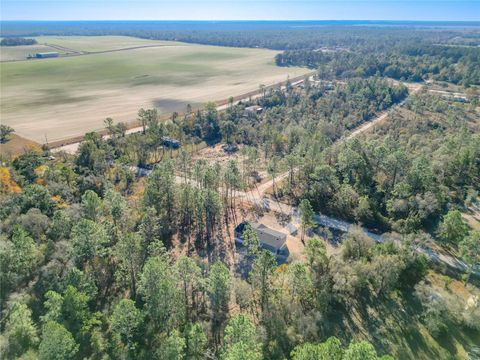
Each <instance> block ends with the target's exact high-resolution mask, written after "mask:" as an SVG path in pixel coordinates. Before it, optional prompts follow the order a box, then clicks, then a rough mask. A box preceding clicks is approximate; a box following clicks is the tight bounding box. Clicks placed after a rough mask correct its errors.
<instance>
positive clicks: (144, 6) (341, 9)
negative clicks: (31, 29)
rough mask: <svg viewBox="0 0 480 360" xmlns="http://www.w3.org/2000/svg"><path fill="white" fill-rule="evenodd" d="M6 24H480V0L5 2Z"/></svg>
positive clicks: (1, 13)
mask: <svg viewBox="0 0 480 360" xmlns="http://www.w3.org/2000/svg"><path fill="white" fill-rule="evenodd" d="M0 6H1V7H0V19H1V20H449V21H472V20H474V21H478V20H480V0H420V1H415V0H347V1H343V0H206V1H203V0H169V1H166V0H0Z"/></svg>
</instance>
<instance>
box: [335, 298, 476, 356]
mask: <svg viewBox="0 0 480 360" xmlns="http://www.w3.org/2000/svg"><path fill="white" fill-rule="evenodd" d="M420 314H421V306H420V304H419V303H418V301H417V300H416V299H415V297H414V296H413V294H412V293H403V294H402V295H401V296H398V298H397V297H396V296H393V297H375V296H372V295H371V294H362V295H361V296H359V297H358V298H357V301H356V302H355V303H354V304H353V305H352V306H351V307H344V306H337V307H336V309H334V311H333V313H332V314H331V315H330V316H329V325H328V327H329V331H328V332H331V334H329V336H331V335H335V336H337V337H338V338H340V339H341V341H342V342H343V343H345V344H348V343H350V342H351V341H352V340H367V341H369V342H371V343H372V344H373V345H374V347H375V349H376V350H377V353H378V354H379V355H385V354H390V355H392V356H394V358H395V359H412V360H413V359H415V360H416V359H450V358H452V356H455V354H456V353H457V349H456V347H455V342H456V341H459V342H461V343H462V344H465V343H469V342H470V341H469V339H468V338H465V335H464V334H461V333H460V332H459V331H458V330H457V329H454V331H452V332H451V333H450V332H449V334H447V335H446V336H445V339H444V338H441V339H433V338H432V337H430V336H429V335H428V331H426V329H425V327H424V326H423V325H422V323H421V322H420V320H419V317H420ZM442 349H444V350H445V351H442Z"/></svg>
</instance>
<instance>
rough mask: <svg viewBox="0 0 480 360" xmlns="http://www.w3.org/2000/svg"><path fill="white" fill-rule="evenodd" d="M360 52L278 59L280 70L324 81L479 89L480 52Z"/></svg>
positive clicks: (406, 48) (416, 48)
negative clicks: (305, 71)
mask: <svg viewBox="0 0 480 360" xmlns="http://www.w3.org/2000/svg"><path fill="white" fill-rule="evenodd" d="M372 50H373V49H372V47H371V46H366V47H363V48H361V49H351V50H341V49H340V50H335V51H330V52H329V51H327V52H326V51H322V50H321V49H317V50H291V51H285V52H284V53H281V54H278V55H277V56H276V58H275V61H276V63H277V65H279V66H306V67H310V68H314V69H318V72H319V74H321V77H322V78H324V79H335V78H348V77H357V76H362V77H369V76H374V75H376V76H384V77H389V78H393V79H397V80H406V81H416V82H421V81H423V80H427V79H434V80H438V81H447V82H451V83H454V84H462V85H464V86H469V85H480V69H479V66H478V64H479V63H480V48H479V47H461V46H450V45H438V44H436V45H431V44H420V45H418V44H412V45H404V44H402V45H400V46H395V47H393V48H387V49H386V50H384V51H378V50H377V49H376V48H375V51H372Z"/></svg>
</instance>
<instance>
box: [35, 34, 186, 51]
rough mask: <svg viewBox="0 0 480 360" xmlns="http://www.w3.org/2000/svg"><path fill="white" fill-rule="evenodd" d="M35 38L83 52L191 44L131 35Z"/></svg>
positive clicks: (39, 41) (40, 42)
mask: <svg viewBox="0 0 480 360" xmlns="http://www.w3.org/2000/svg"><path fill="white" fill-rule="evenodd" d="M35 39H36V40H37V42H38V43H39V44H54V45H59V46H63V47H66V48H69V49H73V50H76V51H83V52H98V51H109V50H118V49H124V48H131V47H136V46H156V45H167V46H171V45H183V46H188V45H189V44H186V43H179V42H174V41H160V40H148V39H140V38H134V37H130V36H94V37H91V36H38V37H35Z"/></svg>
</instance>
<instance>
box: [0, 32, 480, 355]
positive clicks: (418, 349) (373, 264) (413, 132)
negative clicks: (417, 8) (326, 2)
mask: <svg viewBox="0 0 480 360" xmlns="http://www.w3.org/2000/svg"><path fill="white" fill-rule="evenodd" d="M25 26H26V25H25ZM51 26H53V27H55V26H56V25H55V23H54V24H52V25H51ZM112 26H113V25H112ZM231 26H234V25H231ZM265 26H266V27H268V26H269V25H268V26H267V25H265ZM10 29H11V28H10ZM56 31H59V30H58V29H57V30H56ZM79 31H80V30H79ZM95 31H99V30H98V29H97V30H95ZM105 31H106V30H105ZM232 31H233V30H232ZM265 31H266V32H265V34H267V35H268V36H267V35H264V36H265V39H267V38H268V37H269V36H270V35H271V34H270V33H269V32H268V31H267V30H265ZM272 31H273V30H272ZM275 31H278V29H277V30H275ZM322 31H324V30H322ZM325 31H326V30H325ZM332 31H333V30H332ZM370 31H371V30H370V29H366V30H362V31H360V33H368V32H370ZM392 31H393V30H392ZM419 31H421V32H423V31H426V30H419ZM429 31H430V30H429ZM445 31H446V33H448V32H449V31H450V30H445ZM452 31H453V30H452ZM389 33H390V31H385V36H389V35H388V34H389ZM428 33H430V32H428ZM280 34H281V33H280ZM335 34H336V32H335ZM403 34H404V32H403V30H402V29H400V30H399V35H398V39H397V40H396V41H402V36H403ZM409 34H410V35H408V36H411V32H409ZM450 35H451V34H448V36H450ZM192 36H193V35H192ZM317 36H318V35H317ZM332 36H337V37H338V36H339V35H332ZM342 36H344V37H348V36H350V35H348V33H344V34H343V35H342ZM405 36H407V35H405ZM431 36H432V37H433V36H437V37H439V38H442V37H445V38H448V36H447V35H445V33H443V32H442V31H438V32H435V31H433V30H432V31H431ZM472 36H473V35H472ZM273 38H274V37H273ZM326 38H327V39H328V37H326ZM252 39H253V40H251V41H256V40H255V38H252ZM286 39H288V38H286ZM306 39H308V38H306ZM435 40H437V39H435ZM272 41H273V40H272ZM305 41H307V40H305ZM432 41H433V40H432ZM332 44H334V43H332ZM314 46H317V44H314V45H312V48H314ZM455 49H456V48H455ZM453 53H456V50H454V51H453ZM345 54H348V52H346V53H345ZM322 56H323V55H322ZM335 56H337V55H335ZM431 56H432V58H435V57H436V56H439V57H440V59H439V61H440V62H442V61H444V62H445V64H447V65H445V66H447V67H448V66H454V65H452V64H453V62H452V63H450V62H451V61H453V60H452V58H451V57H450V56H451V55H450V53H448V52H445V53H444V52H440V53H438V54H437V53H435V51H433V50H432V54H431ZM452 56H453V55H452ZM464 56H466V57H467V58H469V56H470V55H465V54H464V55H460V56H459V57H456V60H455V64H456V65H458V63H462V62H463V61H466V62H467V63H468V61H467V60H465V59H464ZM472 56H475V55H472ZM337 60H338V61H340V62H341V61H344V59H343V58H341V57H340V58H338V59H337ZM430 60H431V59H430V58H429V57H428V59H427V60H426V62H428V61H430ZM295 61H297V60H295ZM315 61H316V60H315ZM329 61H330V60H329ZM432 61H433V60H432ZM448 64H450V65H448ZM342 66H346V67H348V66H349V65H342ZM405 66H410V65H407V64H405ZM466 66H470V65H466ZM315 67H316V65H315ZM459 67H460V66H459ZM350 70H351V71H353V72H358V68H357V67H351V68H350ZM410 71H416V70H413V69H411V68H410ZM322 74H323V71H320V73H319V76H318V77H316V78H315V79H313V80H310V79H306V80H305V81H304V83H303V84H302V85H301V86H297V87H293V86H292V84H290V83H287V85H286V86H285V88H269V89H266V88H265V87H264V86H260V89H259V90H260V91H261V96H260V97H258V98H256V99H254V100H250V101H243V102H240V103H239V104H234V102H233V100H232V101H231V103H230V104H229V106H228V107H227V109H226V110H225V111H218V110H217V109H216V107H215V105H214V104H207V105H206V106H205V108H204V109H201V110H198V111H193V110H192V109H191V107H188V108H187V109H186V111H185V113H182V114H178V113H174V114H172V117H171V119H170V120H169V121H166V122H161V121H159V114H158V113H157V111H156V110H154V109H141V110H140V111H139V113H138V119H137V120H138V122H139V123H140V124H141V125H142V126H143V131H141V132H139V133H135V134H130V135H127V134H126V130H127V125H126V124H124V123H116V122H115V121H114V119H106V120H105V127H106V128H107V131H108V133H109V135H110V136H109V137H108V138H102V137H101V136H100V135H99V134H97V133H89V134H87V135H86V136H85V138H84V140H83V141H82V143H81V144H80V147H79V149H78V151H77V153H76V154H75V155H74V156H70V155H68V154H61V153H60V154H54V157H52V153H51V152H50V151H49V150H48V148H47V147H44V148H43V149H42V151H26V152H25V153H23V154H21V155H19V156H17V157H16V158H13V159H10V158H6V157H3V156H2V164H1V165H2V166H1V167H0V181H1V183H0V219H1V228H0V233H1V235H0V288H1V294H0V295H1V297H0V301H1V309H2V313H1V321H0V328H1V332H2V335H1V336H0V356H1V357H2V358H5V359H18V358H21V359H42V360H43V359H45V360H47V359H48V360H50V359H102V360H103V359H169V360H170V359H171V360H179V359H228V360H238V359H245V360H256V359H259V360H260V359H294V360H307V359H343V360H363V359H384V360H386V359H392V358H395V357H399V358H412V359H413V358H417V355H418V354H420V353H421V354H423V356H424V358H438V359H450V358H452V357H454V356H455V354H456V352H457V351H458V349H457V346H456V345H457V344H458V342H457V343H455V342H454V340H455V339H461V341H464V342H465V344H467V343H468V341H467V340H468V339H473V340H472V341H471V342H473V343H475V342H477V343H478V339H480V328H479V324H480V304H478V303H477V304H473V305H472V304H470V302H469V300H470V298H468V297H462V296H460V295H462V294H456V293H454V292H449V291H448V289H449V286H450V285H451V284H452V283H453V282H455V284H456V286H462V289H463V292H464V293H467V294H469V295H471V297H474V296H480V290H479V288H478V276H477V275H476V274H475V271H478V270H479V269H478V264H479V263H480V232H479V231H478V230H477V231H475V230H473V229H471V228H470V227H469V226H467V224H466V223H465V221H464V219H463V218H462V214H461V211H464V209H465V208H466V207H467V206H469V205H471V204H473V203H475V202H476V201H478V192H479V191H480V131H479V127H480V114H479V110H478V100H476V99H475V96H476V95H475V94H474V95H472V98H471V99H469V100H468V101H466V102H455V101H452V100H451V99H446V98H442V97H440V96H437V95H434V94H431V93H429V92H428V91H427V90H426V89H425V90H422V91H420V92H418V93H416V94H411V93H410V94H409V91H408V89H407V87H405V86H404V85H401V84H394V83H393V82H392V81H390V80H385V79H383V78H382V76H379V74H377V72H376V71H375V72H374V73H371V74H370V73H369V74H361V73H358V74H357V77H353V78H350V76H341V77H342V78H343V77H344V78H346V79H342V81H321V78H322V76H323V75H322ZM458 74H459V76H464V75H465V72H462V71H461V72H459V73H458ZM368 75H373V76H368ZM380 75H381V74H380ZM358 76H360V77H358ZM335 77H337V76H335ZM363 77H365V78H363ZM457 83H459V84H465V85H467V84H466V80H465V79H464V78H463V77H462V78H461V79H460V81H457ZM252 105H257V106H261V107H262V109H263V111H262V112H261V113H257V112H251V111H248V110H247V108H248V107H249V106H252ZM400 105H402V106H400ZM386 110H390V113H389V115H388V119H387V120H386V121H385V122H384V123H383V124H381V125H378V126H376V127H375V128H374V129H373V130H372V131H371V132H369V133H365V134H362V135H360V136H358V137H355V138H353V139H347V136H348V135H349V134H351V132H352V130H354V129H355V128H357V127H358V126H359V125H362V124H364V123H365V122H367V121H369V120H371V119H373V118H374V117H375V116H377V115H378V114H379V113H381V112H383V111H386ZM165 137H170V138H173V139H177V140H179V141H180V142H181V143H182V148H181V149H179V150H174V149H172V148H168V147H166V146H165V140H164V139H165ZM5 140H6V141H8V138H7V137H6V139H5ZM218 143H230V144H238V145H239V146H240V147H241V153H242V158H241V159H242V160H240V161H236V160H231V161H229V162H227V163H225V164H223V165H220V164H219V163H214V164H212V163H208V162H207V161H205V160H202V159H200V160H196V161H195V160H193V153H194V152H195V151H196V148H197V147H199V146H200V145H201V144H207V145H214V144H218ZM260 167H262V168H263V169H265V171H266V173H267V176H268V177H269V178H272V179H273V180H274V186H273V192H272V199H273V200H275V201H282V202H285V203H289V204H291V205H292V206H298V208H299V209H300V215H301V222H302V229H301V230H302V241H303V242H304V243H305V246H304V248H303V250H302V254H301V255H300V256H298V257H296V258H293V259H291V261H289V262H287V263H286V264H282V265H279V264H278V263H277V262H276V260H275V257H274V256H273V255H272V254H271V253H270V252H269V251H266V250H263V249H262V248H261V247H260V246H259V239H258V237H257V235H256V233H255V232H254V231H252V230H251V229H249V228H247V230H246V234H245V238H246V239H247V240H246V242H247V244H246V245H247V246H246V253H245V254H243V255H242V254H240V253H239V252H238V251H236V249H235V245H234V241H233V234H232V229H233V227H234V226H235V225H236V224H238V223H239V222H241V221H242V220H243V218H242V217H243V216H244V214H243V213H244V212H245V211H257V210H258V209H250V208H248V207H246V206H245V207H244V206H243V205H242V204H241V203H240V200H239V199H237V198H236V196H235V191H240V190H246V189H249V188H252V186H254V183H255V182H256V181H257V180H256V179H257V177H258V174H259V170H260ZM140 170H151V173H149V174H148V176H144V177H139V176H137V175H138V174H139V173H140ZM282 173H288V176H286V177H285V178H284V180H283V181H278V183H276V182H275V179H276V178H277V177H278V176H279V175H280V174H282ZM314 212H322V213H324V214H328V215H332V216H335V217H337V218H339V219H344V220H350V221H352V222H355V223H358V224H360V225H364V226H366V227H367V228H369V229H371V230H372V231H377V232H383V233H384V238H385V242H383V243H381V244H379V243H375V242H374V240H373V239H372V238H371V237H369V236H368V235H367V234H365V233H364V232H363V231H362V230H361V228H353V230H351V231H349V232H348V233H345V234H341V235H339V234H333V233H332V232H331V231H330V230H328V229H324V228H318V227H316V226H314V223H313V213H314ZM307 228H308V229H311V230H312V231H309V235H308V236H304V233H306V232H307V231H305V230H307ZM334 241H335V242H336V246H337V249H336V251H335V252H333V253H331V252H328V250H327V245H328V246H330V245H331V244H332V243H333V242H334ZM430 247H434V248H436V249H438V248H442V247H443V248H446V249H449V251H450V252H451V253H453V254H455V255H456V256H458V257H459V258H461V259H462V261H464V262H465V264H466V266H467V267H466V269H465V271H464V272H458V271H456V270H455V269H453V268H448V267H447V266H439V264H438V263H435V262H432V261H429V259H428V257H427V256H425V252H422V251H421V250H422V249H426V248H430ZM243 260H245V264H246V265H245V267H244V268H243V269H242V271H239V270H238V266H237V265H238V262H239V261H243ZM438 278H441V279H443V280H441V281H443V283H442V284H443V285H441V286H440V287H439V286H438V281H437V280H438ZM435 281H437V283H436V282H435ZM458 334H461V335H458ZM455 341H457V340H455ZM458 341H460V340H458ZM452 344H454V345H452ZM466 346H467V345H465V350H464V351H467V350H468V351H469V350H470V349H467V348H466ZM424 348H426V349H427V350H426V351H425V352H422V351H423V349H424ZM425 354H426V355H425ZM392 355H393V356H392Z"/></svg>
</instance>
